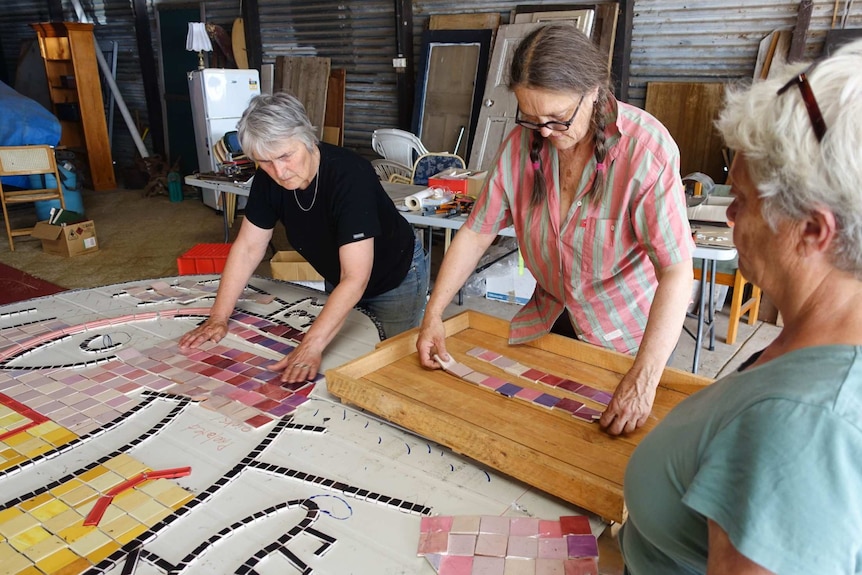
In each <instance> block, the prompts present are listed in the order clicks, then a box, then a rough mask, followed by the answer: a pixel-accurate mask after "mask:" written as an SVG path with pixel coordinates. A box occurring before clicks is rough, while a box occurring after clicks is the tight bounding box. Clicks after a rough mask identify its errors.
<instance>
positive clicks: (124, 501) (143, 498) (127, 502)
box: [113, 489, 153, 513]
mask: <svg viewBox="0 0 862 575" xmlns="http://www.w3.org/2000/svg"><path fill="white" fill-rule="evenodd" d="M152 500H153V499H152V498H151V497H150V496H149V495H147V494H146V493H144V492H142V491H136V490H134V489H129V490H127V491H123V492H122V493H119V494H117V495H116V496H115V497H114V501H113V503H114V505H116V506H117V507H119V508H120V509H122V510H123V511H125V512H127V513H130V512H131V511H132V510H133V509H137V508H138V507H140V506H141V505H143V504H144V503H146V502H148V501H152Z"/></svg>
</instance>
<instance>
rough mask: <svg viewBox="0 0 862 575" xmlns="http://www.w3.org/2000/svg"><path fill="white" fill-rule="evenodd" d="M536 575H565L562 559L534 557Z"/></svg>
mask: <svg viewBox="0 0 862 575" xmlns="http://www.w3.org/2000/svg"><path fill="white" fill-rule="evenodd" d="M536 575H566V570H565V567H564V566H563V561H562V560H560V559H542V558H541V557H539V558H538V559H536Z"/></svg>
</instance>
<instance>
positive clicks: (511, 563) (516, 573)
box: [503, 557, 536, 575]
mask: <svg viewBox="0 0 862 575" xmlns="http://www.w3.org/2000/svg"><path fill="white" fill-rule="evenodd" d="M535 574H536V560H535V559H521V558H517V557H507V558H506V569H505V571H503V575H535Z"/></svg>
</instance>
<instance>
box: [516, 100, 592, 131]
mask: <svg viewBox="0 0 862 575" xmlns="http://www.w3.org/2000/svg"><path fill="white" fill-rule="evenodd" d="M583 101H584V97H583V96H581V99H580V100H578V105H577V106H575V112H574V113H573V114H572V117H571V118H569V119H568V120H566V121H565V122H557V121H555V120H552V121H550V122H545V123H544V124H537V123H535V122H528V121H526V120H522V119H521V118H520V115H521V108H520V107H519V108H518V111H517V113H516V114H515V123H516V124H518V125H519V126H524V127H525V128H528V129H530V130H537V131H538V130H541V129H542V128H547V129H549V130H553V131H554V132H565V131H566V130H568V129H569V127H570V126H571V125H572V122H574V121H575V116H577V115H578V110H580V109H581V104H582V103H583Z"/></svg>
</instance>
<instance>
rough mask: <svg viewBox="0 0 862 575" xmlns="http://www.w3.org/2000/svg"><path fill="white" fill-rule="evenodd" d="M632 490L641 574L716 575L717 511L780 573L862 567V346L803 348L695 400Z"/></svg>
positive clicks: (683, 408) (628, 552)
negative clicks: (712, 567) (712, 568)
mask: <svg viewBox="0 0 862 575" xmlns="http://www.w3.org/2000/svg"><path fill="white" fill-rule="evenodd" d="M624 489H625V500H626V505H627V507H628V511H629V517H628V520H627V521H626V524H625V525H624V526H623V529H622V531H621V533H620V545H621V548H622V552H623V557H624V559H625V563H626V567H627V568H628V570H629V572H630V573H631V574H632V575H652V574H662V575H676V574H695V573H706V561H707V550H708V536H707V518H709V519H712V520H713V521H715V522H716V523H717V524H718V525H720V526H721V528H722V529H724V531H725V532H727V534H728V536H729V537H730V540H731V542H732V543H733V545H734V547H735V548H736V549H737V550H738V551H739V552H740V553H742V554H743V555H745V556H746V557H747V558H748V559H750V560H752V561H754V562H755V563H757V564H759V565H761V566H763V567H764V568H766V569H768V570H770V571H773V572H774V573H779V574H781V575H785V574H786V575H794V574H799V575H811V574H813V573H818V574H820V573H823V574H826V573H828V574H830V575H838V574H858V573H862V347H853V346H840V345H836V346H823V347H812V348H806V349H802V350H797V351H794V352H791V353H788V354H786V355H784V356H782V357H779V358H777V359H775V360H772V361H770V362H768V363H766V364H763V365H759V366H756V367H753V368H749V369H747V370H745V371H742V372H738V373H734V374H732V375H730V376H728V377H725V378H723V379H721V380H719V381H717V382H716V383H714V384H712V385H711V386H709V387H708V388H706V389H704V390H702V391H700V392H698V393H696V394H694V395H692V396H691V397H689V398H688V399H686V400H685V401H683V402H682V403H680V404H679V405H678V406H677V407H676V408H674V409H673V410H672V411H671V412H670V413H669V414H668V415H667V417H665V419H664V421H662V422H661V424H659V425H658V426H657V427H656V428H655V429H654V430H653V431H652V432H651V433H650V434H649V435H647V436H646V437H645V438H644V439H643V441H642V442H641V443H640V445H639V446H638V448H637V449H636V450H635V452H634V453H633V454H632V457H631V459H630V461H629V464H628V467H627V468H626V475H625V487H624Z"/></svg>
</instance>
